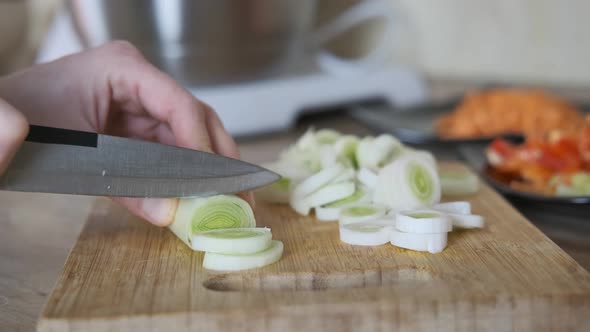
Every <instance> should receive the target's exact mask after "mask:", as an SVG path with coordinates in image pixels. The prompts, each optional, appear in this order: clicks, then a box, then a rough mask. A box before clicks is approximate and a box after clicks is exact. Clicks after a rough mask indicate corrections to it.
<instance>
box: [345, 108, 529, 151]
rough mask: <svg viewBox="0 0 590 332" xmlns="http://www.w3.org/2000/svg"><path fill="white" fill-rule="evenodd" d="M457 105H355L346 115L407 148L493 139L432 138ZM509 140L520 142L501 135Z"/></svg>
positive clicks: (514, 136)
mask: <svg viewBox="0 0 590 332" xmlns="http://www.w3.org/2000/svg"><path fill="white" fill-rule="evenodd" d="M460 101H461V98H454V99H452V100H448V101H445V102H440V103H428V104H423V105H418V106H413V107H408V108H404V109H403V110H400V109H396V108H395V107H392V106H390V105H387V104H379V105H358V106H354V107H353V108H352V109H351V111H350V112H349V114H350V116H352V117H353V118H354V119H355V120H357V121H359V122H361V123H363V124H365V125H366V126H368V127H370V128H371V129H373V130H376V131H378V132H386V133H390V134H392V135H394V136H396V137H397V138H398V139H399V140H400V141H402V142H404V143H410V144H431V143H448V144H460V143H487V142H491V141H492V140H493V139H494V138H496V137H499V136H493V137H478V138H472V139H444V138H440V137H439V136H438V135H436V132H435V129H434V126H435V123H436V120H437V119H438V118H440V117H441V116H442V115H444V114H446V113H449V112H451V111H452V110H453V109H455V106H456V105H457V104H458V103H459V102H460ZM501 137H504V138H507V139H510V140H516V141H518V140H522V135H503V136H501Z"/></svg>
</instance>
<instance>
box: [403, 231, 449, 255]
mask: <svg viewBox="0 0 590 332" xmlns="http://www.w3.org/2000/svg"><path fill="white" fill-rule="evenodd" d="M391 244H393V245H394V246H396V247H400V248H404V249H410V250H416V251H428V252H430V253H433V254H436V253H439V252H441V251H443V249H445V247H446V246H447V233H446V232H444V233H434V234H416V233H404V232H401V231H399V230H397V229H393V230H392V231H391Z"/></svg>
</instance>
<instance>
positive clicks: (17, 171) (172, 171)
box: [0, 125, 280, 197]
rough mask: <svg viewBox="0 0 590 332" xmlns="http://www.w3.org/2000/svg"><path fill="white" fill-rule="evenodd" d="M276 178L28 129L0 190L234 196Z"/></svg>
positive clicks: (231, 164)
mask: <svg viewBox="0 0 590 332" xmlns="http://www.w3.org/2000/svg"><path fill="white" fill-rule="evenodd" d="M279 178H280V176H279V175H277V174H275V173H273V172H271V171H268V170H266V169H264V168H262V167H259V166H256V165H253V164H249V163H246V162H244V161H240V160H236V159H232V158H227V157H223V156H219V155H215V154H212V153H207V152H202V151H196V150H191V149H185V148H179V147H174V146H169V145H164V144H157V143H152V142H145V141H140V140H135V139H129V138H121V137H115V136H109V135H102V134H96V133H90V132H82V131H76V130H68V129H59V128H51V127H42V126H34V125H31V126H30V131H29V135H28V136H27V138H26V140H25V142H24V143H23V145H22V146H21V148H20V149H19V151H18V152H17V153H16V155H15V157H14V159H13V160H12V162H11V163H10V165H9V167H8V169H7V170H6V172H5V173H4V174H3V175H2V176H1V177H0V189H1V190H11V191H27V192H47V193H61V194H77V195H96V196H123V197H196V196H211V195H217V194H229V193H237V192H241V191H245V190H251V189H255V188H257V187H261V186H264V185H267V184H270V183H272V182H274V181H276V180H278V179H279Z"/></svg>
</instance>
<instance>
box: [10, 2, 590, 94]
mask: <svg viewBox="0 0 590 332" xmlns="http://www.w3.org/2000/svg"><path fill="white" fill-rule="evenodd" d="M63 2H64V1H63V0H1V1H0V70H1V72H2V73H7V72H10V71H12V70H16V69H18V68H21V67H23V66H26V65H28V64H30V63H32V62H33V61H34V60H35V58H36V52H38V51H39V48H40V47H41V45H42V43H43V41H44V38H45V37H46V34H47V32H48V29H49V28H50V25H51V22H52V19H53V18H54V14H55V13H56V11H57V10H59V7H60V5H61V4H62V3H63ZM90 2H93V1H92V0H91V1H90ZM119 2H125V1H119ZM150 2H151V1H146V2H145V3H150ZM170 2H177V1H175V0H172V1H170ZM197 2H198V1H197ZM201 2H207V1H201ZM245 2H246V3H248V2H250V3H251V4H254V5H253V6H255V5H256V2H257V1H245ZM297 2H298V1H293V3H297ZM314 2H315V1H314ZM358 2H359V0H342V1H331V0H328V1H317V4H316V5H317V7H318V8H317V13H316V15H315V17H314V20H315V21H316V22H315V24H316V25H319V24H321V22H323V21H327V20H330V19H331V18H333V17H335V16H337V15H338V14H339V13H341V12H343V11H345V10H346V9H347V8H349V7H351V6H352V5H354V4H355V3H358ZM390 2H391V3H392V6H394V7H395V8H396V9H397V10H398V11H399V14H400V16H403V21H404V22H403V24H402V25H404V26H402V27H401V28H400V29H402V30H403V31H402V32H403V33H400V35H402V37H403V40H398V41H397V43H399V44H404V45H403V47H400V45H397V46H398V47H397V48H398V51H401V54H395V53H392V58H391V60H392V61H393V62H397V63H400V62H403V63H406V64H410V65H412V66H413V67H414V68H415V69H416V70H418V71H420V72H421V73H423V74H424V75H426V76H428V77H443V78H462V79H477V80H482V79H489V80H502V81H508V80H509V81H520V82H528V83H543V84H565V85H570V86H571V85H574V86H588V85H590V61H588V59H589V58H590V39H588V38H586V37H587V36H585V34H587V31H589V28H590V27H589V26H588V25H589V24H590V23H588V20H587V19H585V17H584V15H586V13H588V12H590V3H588V2H587V1H584V0H566V1H559V2H557V1H551V0H518V1H511V0H498V1H469V0H448V1H445V2H444V3H442V2H434V3H428V4H426V3H424V2H419V1H411V0H391V1H390ZM260 3H264V1H258V8H262V7H264V6H261V5H260ZM196 7H197V6H196ZM243 7H244V9H243V10H244V11H246V10H247V6H243ZM131 14H132V15H133V13H131ZM135 14H136V15H141V13H135ZM97 15H98V14H97ZM263 15H269V14H264V13H262V14H261V17H262V16H263ZM228 17H229V16H228ZM138 19H143V18H139V17H138ZM265 19H266V18H264V17H262V18H261V20H265ZM375 23H376V22H373V24H364V25H362V26H361V27H360V28H357V29H352V30H351V31H349V32H348V33H346V34H344V35H342V37H341V38H338V39H337V40H335V42H334V43H332V44H333V45H331V46H332V49H333V50H335V51H337V52H339V53H341V54H345V55H355V54H358V53H359V52H362V51H363V50H364V49H366V48H367V47H369V45H370V44H371V43H372V42H374V39H375V36H374V35H375V34H378V33H379V24H378V23H376V24H375ZM393 48H394V51H395V48H396V47H393Z"/></svg>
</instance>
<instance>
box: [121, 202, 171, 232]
mask: <svg viewBox="0 0 590 332" xmlns="http://www.w3.org/2000/svg"><path fill="white" fill-rule="evenodd" d="M113 200H114V201H115V202H117V203H119V204H121V205H123V206H125V207H126V208H127V209H129V211H131V212H132V213H133V214H135V215H137V216H138V217H141V218H142V219H145V220H146V221H148V222H149V223H151V224H153V225H156V226H159V227H166V226H170V224H172V222H174V216H175V215H176V209H177V207H178V199H170V198H129V197H116V198H113Z"/></svg>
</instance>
